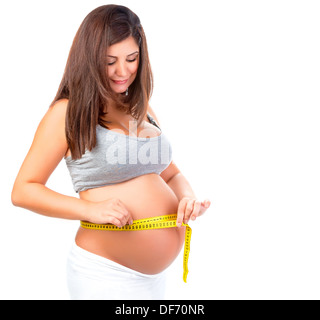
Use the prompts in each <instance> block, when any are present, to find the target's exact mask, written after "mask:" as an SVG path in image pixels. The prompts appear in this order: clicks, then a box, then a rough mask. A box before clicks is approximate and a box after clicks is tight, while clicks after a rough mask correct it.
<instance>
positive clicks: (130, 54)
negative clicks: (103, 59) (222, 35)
mask: <svg viewBox="0 0 320 320" xmlns="http://www.w3.org/2000/svg"><path fill="white" fill-rule="evenodd" d="M135 53H139V51H135V52H132V53H130V54H128V55H127V57H129V56H132V55H133V54H135ZM108 57H110V58H117V57H115V56H110V55H108Z"/></svg>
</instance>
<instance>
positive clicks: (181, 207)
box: [177, 200, 187, 227]
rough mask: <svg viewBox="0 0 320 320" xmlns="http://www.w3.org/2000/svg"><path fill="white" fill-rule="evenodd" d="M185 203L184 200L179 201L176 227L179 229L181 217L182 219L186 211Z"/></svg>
mask: <svg viewBox="0 0 320 320" xmlns="http://www.w3.org/2000/svg"><path fill="white" fill-rule="evenodd" d="M186 205H187V201H186V200H181V201H180V202H179V206H178V213H177V227H181V224H182V221H183V217H184V212H185V209H186Z"/></svg>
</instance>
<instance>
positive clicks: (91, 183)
mask: <svg viewBox="0 0 320 320" xmlns="http://www.w3.org/2000/svg"><path fill="white" fill-rule="evenodd" d="M147 116H148V119H149V121H150V122H151V123H152V124H153V125H155V126H157V127H158V128H159V126H158V125H157V124H156V122H155V121H154V119H153V118H152V117H151V116H150V115H149V114H147ZM159 129H160V128H159ZM160 130H161V129H160ZM96 134H97V143H96V146H95V147H94V148H93V149H92V150H91V151H89V150H86V152H85V153H84V154H83V155H82V157H81V158H80V159H75V160H73V159H72V158H71V156H68V157H66V158H65V161H66V165H67V167H68V169H69V172H70V176H71V179H72V183H73V187H74V190H75V191H76V192H79V191H84V190H87V189H92V188H99V187H103V186H107V185H113V184H117V183H121V182H124V181H127V180H130V179H132V178H135V177H138V176H141V175H144V174H150V173H155V174H160V173H161V172H162V171H163V170H165V169H166V168H167V167H168V166H169V164H170V162H171V161H172V147H171V144H170V142H169V140H168V139H167V137H166V136H165V135H164V134H163V132H162V131H161V133H160V135H159V136H156V137H150V138H148V137H147V138H144V137H139V136H132V135H130V136H129V135H125V134H121V133H118V132H115V131H111V130H108V129H106V128H104V127H102V126H100V125H97V128H96Z"/></svg>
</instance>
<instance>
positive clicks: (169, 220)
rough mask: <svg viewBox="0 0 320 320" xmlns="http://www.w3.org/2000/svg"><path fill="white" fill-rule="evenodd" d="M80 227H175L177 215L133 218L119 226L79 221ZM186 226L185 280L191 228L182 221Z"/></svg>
mask: <svg viewBox="0 0 320 320" xmlns="http://www.w3.org/2000/svg"><path fill="white" fill-rule="evenodd" d="M80 224H81V227H83V228H86V229H96V230H110V231H139V230H152V229H163V228H175V227H177V215H176V214H169V215H165V216H158V217H152V218H147V219H139V220H133V224H131V225H125V226H123V227H121V228H118V227H117V226H115V225H113V224H95V223H91V222H85V221H80ZM182 225H183V226H185V227H186V233H185V239H184V254H183V281H184V282H187V275H188V272H189V270H188V259H189V252H190V241H191V233H192V230H191V228H190V227H189V226H188V225H187V224H185V223H182Z"/></svg>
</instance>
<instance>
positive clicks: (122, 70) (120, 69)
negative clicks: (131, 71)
mask: <svg viewBox="0 0 320 320" xmlns="http://www.w3.org/2000/svg"><path fill="white" fill-rule="evenodd" d="M126 74H127V73H126V66H125V63H123V62H120V61H119V62H118V63H117V68H116V75H117V76H118V77H124V76H125V75H126Z"/></svg>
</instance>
